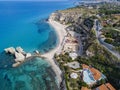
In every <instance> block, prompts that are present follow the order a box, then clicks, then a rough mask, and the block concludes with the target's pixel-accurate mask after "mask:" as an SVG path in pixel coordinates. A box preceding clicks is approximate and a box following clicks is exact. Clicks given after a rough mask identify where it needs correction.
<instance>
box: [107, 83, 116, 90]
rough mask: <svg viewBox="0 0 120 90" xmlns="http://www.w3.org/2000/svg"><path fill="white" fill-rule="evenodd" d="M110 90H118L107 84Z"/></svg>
mask: <svg viewBox="0 0 120 90" xmlns="http://www.w3.org/2000/svg"><path fill="white" fill-rule="evenodd" d="M105 85H106V86H107V88H109V90H116V89H115V88H114V87H113V86H112V85H111V84H110V83H106V84H105Z"/></svg>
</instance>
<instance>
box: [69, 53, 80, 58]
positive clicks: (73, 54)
mask: <svg viewBox="0 0 120 90" xmlns="http://www.w3.org/2000/svg"><path fill="white" fill-rule="evenodd" d="M69 56H70V57H71V58H72V60H75V59H76V58H77V57H78V54H77V53H74V52H73V53H69Z"/></svg>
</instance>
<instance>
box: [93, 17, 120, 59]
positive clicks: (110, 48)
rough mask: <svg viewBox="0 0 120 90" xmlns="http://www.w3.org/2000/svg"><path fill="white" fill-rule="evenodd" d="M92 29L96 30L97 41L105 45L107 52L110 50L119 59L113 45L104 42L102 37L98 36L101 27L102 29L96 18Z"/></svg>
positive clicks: (119, 56)
mask: <svg viewBox="0 0 120 90" xmlns="http://www.w3.org/2000/svg"><path fill="white" fill-rule="evenodd" d="M94 25H95V26H94V29H95V32H96V37H97V39H98V42H99V44H101V45H102V46H103V47H105V48H106V49H107V50H108V51H109V52H111V53H112V54H113V55H114V56H116V57H117V58H118V59H120V54H119V53H118V52H117V51H115V50H114V49H113V48H114V46H112V45H110V44H108V43H105V42H104V41H103V40H102V38H101V37H100V35H101V31H100V30H101V29H102V26H101V24H100V22H99V21H98V20H97V19H96V20H95V24H94Z"/></svg>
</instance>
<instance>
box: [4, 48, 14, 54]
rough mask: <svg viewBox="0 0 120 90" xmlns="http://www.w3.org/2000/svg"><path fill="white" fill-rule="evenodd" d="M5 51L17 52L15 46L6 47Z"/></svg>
mask: <svg viewBox="0 0 120 90" xmlns="http://www.w3.org/2000/svg"><path fill="white" fill-rule="evenodd" d="M4 51H5V52H6V53H10V54H15V52H16V51H15V48H14V47H9V48H6V49H4Z"/></svg>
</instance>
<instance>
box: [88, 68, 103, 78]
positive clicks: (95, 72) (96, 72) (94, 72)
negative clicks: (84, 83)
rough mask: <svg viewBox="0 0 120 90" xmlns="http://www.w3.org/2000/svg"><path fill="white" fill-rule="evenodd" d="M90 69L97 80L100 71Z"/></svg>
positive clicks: (99, 76)
mask: <svg viewBox="0 0 120 90" xmlns="http://www.w3.org/2000/svg"><path fill="white" fill-rule="evenodd" d="M90 71H91V72H92V74H93V77H94V79H95V80H99V79H100V78H101V73H100V71H98V70H97V69H95V68H90Z"/></svg>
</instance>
